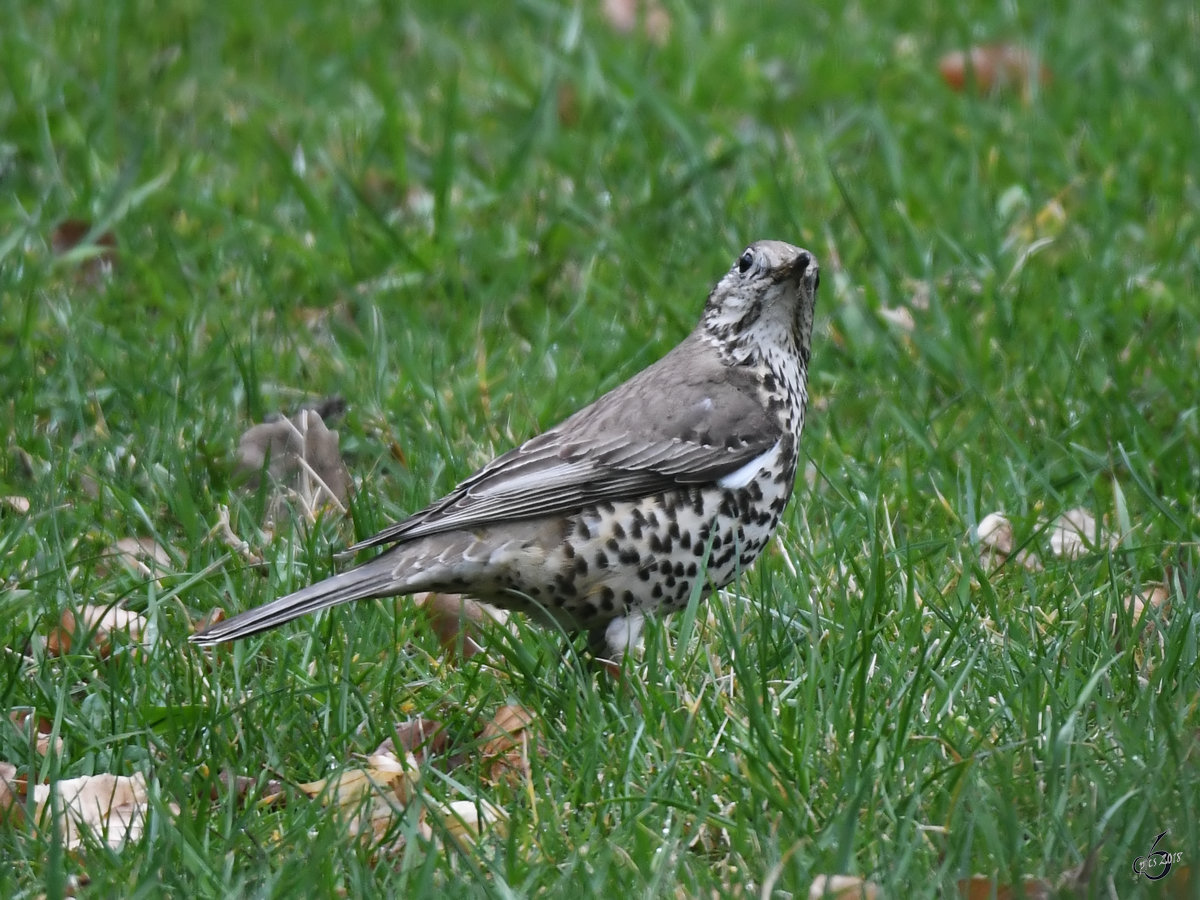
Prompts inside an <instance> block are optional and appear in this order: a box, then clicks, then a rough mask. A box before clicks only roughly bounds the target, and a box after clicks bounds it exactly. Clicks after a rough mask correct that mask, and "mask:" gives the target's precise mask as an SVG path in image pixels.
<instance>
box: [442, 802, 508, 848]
mask: <svg viewBox="0 0 1200 900" xmlns="http://www.w3.org/2000/svg"><path fill="white" fill-rule="evenodd" d="M429 809H430V811H431V812H436V813H438V814H439V816H440V818H441V820H442V825H443V826H445V829H446V833H447V834H449V835H450V837H451V838H453V839H454V841H455V842H456V843H457V844H458V845H459V846H460V847H467V846H469V845H471V844H474V843H475V841H477V840H478V839H479V838H480V836H481V835H483V833H484V832H485V831H486V830H488V829H491V830H494V831H496V832H497V833H498V834H500V835H501V836H503V835H504V833H505V827H506V826H507V824H508V816H507V814H505V813H504V811H503V810H501V809H499V808H498V807H496V806H494V805H493V804H491V803H488V801H486V800H484V799H482V798H481V799H478V800H453V801H451V802H450V803H448V804H446V805H445V806H444V807H434V806H431V807H429Z"/></svg>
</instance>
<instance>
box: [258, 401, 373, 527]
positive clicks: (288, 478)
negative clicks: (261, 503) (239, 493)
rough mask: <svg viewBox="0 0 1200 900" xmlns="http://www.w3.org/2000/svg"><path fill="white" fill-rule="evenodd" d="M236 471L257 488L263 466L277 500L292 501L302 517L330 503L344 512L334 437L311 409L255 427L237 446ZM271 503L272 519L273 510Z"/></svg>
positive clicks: (342, 473) (343, 480) (343, 481)
mask: <svg viewBox="0 0 1200 900" xmlns="http://www.w3.org/2000/svg"><path fill="white" fill-rule="evenodd" d="M237 468H238V470H239V471H240V472H242V473H244V474H246V475H249V476H250V485H251V488H256V487H257V485H258V477H259V475H260V474H261V473H262V472H263V470H264V468H265V470H266V472H267V475H268V476H269V477H270V479H271V481H272V483H273V485H274V486H275V488H276V489H277V491H278V492H279V493H278V494H277V496H276V498H275V500H276V501H280V500H282V499H285V498H289V497H294V498H295V499H297V500H298V502H299V503H300V505H301V507H302V509H303V511H304V513H305V514H306V515H308V516H309V517H312V516H315V515H316V512H317V510H318V509H320V508H321V507H324V506H328V505H332V506H334V507H335V508H336V509H337V510H338V511H340V512H343V513H344V512H345V501H346V497H347V491H348V487H349V483H350V476H349V474H348V473H347V471H346V466H345V464H344V463H343V462H342V456H341V452H340V451H339V449H338V433H337V432H336V431H331V430H330V429H329V428H327V427H326V426H325V422H324V420H323V419H322V418H321V416H320V414H319V413H318V412H317V411H316V410H311V409H302V410H300V412H298V413H296V415H294V416H292V417H291V418H290V419H284V418H281V419H277V420H276V421H274V422H267V423H264V424H261V425H255V426H254V427H252V428H251V429H250V430H249V431H247V432H246V433H245V434H243V435H242V437H241V440H240V441H239V442H238V450H237ZM276 506H277V503H272V515H274V513H275V512H276V511H277V510H276Z"/></svg>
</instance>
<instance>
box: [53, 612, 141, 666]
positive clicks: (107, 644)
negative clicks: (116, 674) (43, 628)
mask: <svg viewBox="0 0 1200 900" xmlns="http://www.w3.org/2000/svg"><path fill="white" fill-rule="evenodd" d="M145 627H146V617H145V616H143V615H141V614H140V613H135V612H130V611H129V610H127V609H121V608H119V607H115V606H95V605H85V606H81V607H79V609H78V611H77V613H76V611H72V610H69V609H67V610H63V614H62V617H61V618H60V619H59V621H58V626H57V627H56V628H53V629H51V631H50V634H48V635H47V636H46V652H47V653H49V654H50V655H51V656H60V655H62V654H64V653H70V652H71V646H72V644H73V643H74V640H75V637H76V635H77V634H80V633H81V632H82V634H83V636H90V639H91V644H92V646H93V647H95V649H96V652H97V653H98V654H99V655H100V657H101V658H102V659H104V658H107V657H108V655H109V654H110V653H112V640H111V638H112V635H113V634H114V633H115V632H119V631H123V632H125V633H126V634H128V635H129V639H130V640H131V641H136V640H138V639H139V638H140V637H141V636H142V631H143V629H144V628H145Z"/></svg>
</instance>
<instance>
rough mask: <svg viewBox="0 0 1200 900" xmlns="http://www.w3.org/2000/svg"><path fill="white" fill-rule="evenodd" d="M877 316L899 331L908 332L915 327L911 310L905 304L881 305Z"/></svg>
mask: <svg viewBox="0 0 1200 900" xmlns="http://www.w3.org/2000/svg"><path fill="white" fill-rule="evenodd" d="M879 317H880V318H881V319H883V321H885V322H887V323H888V324H889V325H894V326H896V327H897V328H899V329H900V330H901V331H905V332H908V333H910V334H911V333H912V331H913V330H914V329H915V328H916V327H917V323H916V321H915V320H914V319H913V314H912V311H911V310H910V309H909V308H908V307H907V306H894V307H893V306H881V307H880V308H879Z"/></svg>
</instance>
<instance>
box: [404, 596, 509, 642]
mask: <svg viewBox="0 0 1200 900" xmlns="http://www.w3.org/2000/svg"><path fill="white" fill-rule="evenodd" d="M402 602H403V601H402ZM411 602H412V603H414V604H416V606H418V607H419V608H420V609H421V610H422V611H424V613H425V615H426V617H428V619H429V624H430V627H432V628H433V631H434V633H435V634H436V635H437V637H438V641H439V642H440V643H441V645H442V647H444V648H445V649H446V650H447V651H449V652H450V653H451V654H458V653H461V654H462V658H463V659H470V658H471V657H472V656H474V655H475V654H477V653H482V652H483V647H482V645H481V644H480V643H479V640H478V639H480V638H481V637H482V626H484V625H488V624H500V625H504V624H506V623H507V622H508V613H507V612H505V611H504V610H501V609H497V608H496V607H494V606H491V605H490V604H487V603H480V602H479V601H478V600H471V599H470V598H467V597H463V596H461V595H460V594H440V593H435V592H432V591H431V592H426V593H420V594H414V595H413V596H412V598H411Z"/></svg>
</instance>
